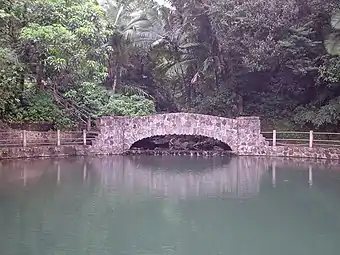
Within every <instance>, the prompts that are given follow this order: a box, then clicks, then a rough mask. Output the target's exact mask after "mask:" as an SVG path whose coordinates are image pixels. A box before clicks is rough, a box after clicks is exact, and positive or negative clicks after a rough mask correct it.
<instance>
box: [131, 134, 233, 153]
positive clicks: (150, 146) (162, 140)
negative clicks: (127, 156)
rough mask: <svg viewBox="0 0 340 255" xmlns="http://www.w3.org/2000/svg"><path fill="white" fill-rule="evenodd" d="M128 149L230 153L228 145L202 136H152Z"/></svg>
mask: <svg viewBox="0 0 340 255" xmlns="http://www.w3.org/2000/svg"><path fill="white" fill-rule="evenodd" d="M129 149H130V150H164V151H230V152H231V151H232V149H231V147H230V146H229V145H228V144H226V143H224V142H222V141H220V140H217V139H214V138H211V137H206V136H202V135H160V136H152V137H147V138H144V139H141V140H139V141H136V142H135V143H133V144H132V145H131V147H130V148H129Z"/></svg>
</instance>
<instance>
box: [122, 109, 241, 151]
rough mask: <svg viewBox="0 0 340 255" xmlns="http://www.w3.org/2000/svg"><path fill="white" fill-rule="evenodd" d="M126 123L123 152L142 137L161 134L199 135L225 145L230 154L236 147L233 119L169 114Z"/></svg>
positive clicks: (235, 127) (141, 118)
mask: <svg viewBox="0 0 340 255" xmlns="http://www.w3.org/2000/svg"><path fill="white" fill-rule="evenodd" d="M135 120H136V121H134V122H129V123H127V128H126V131H125V134H124V137H125V142H126V143H125V146H124V149H125V150H127V149H129V148H130V147H131V146H132V144H134V143H135V142H137V141H139V140H142V139H144V138H148V137H153V136H164V135H201V136H205V137H209V138H213V139H216V140H219V141H221V142H223V143H225V144H227V145H228V146H229V147H230V148H231V150H232V151H234V152H236V151H237V148H238V141H237V140H238V139H237V123H236V122H235V119H227V118H220V117H216V116H209V115H201V114H191V113H170V114H159V115H153V116H148V117H140V118H138V119H135Z"/></svg>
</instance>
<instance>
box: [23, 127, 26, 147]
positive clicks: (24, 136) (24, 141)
mask: <svg viewBox="0 0 340 255" xmlns="http://www.w3.org/2000/svg"><path fill="white" fill-rule="evenodd" d="M22 138H23V141H22V146H23V147H26V146H27V133H26V130H23V131H22Z"/></svg>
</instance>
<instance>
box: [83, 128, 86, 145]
mask: <svg viewBox="0 0 340 255" xmlns="http://www.w3.org/2000/svg"><path fill="white" fill-rule="evenodd" d="M83 144H84V145H86V130H85V129H84V130H83Z"/></svg>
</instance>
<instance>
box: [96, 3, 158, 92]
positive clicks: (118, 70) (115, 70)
mask: <svg viewBox="0 0 340 255" xmlns="http://www.w3.org/2000/svg"><path fill="white" fill-rule="evenodd" d="M101 4H102V6H103V8H104V10H105V13H106V16H107V19H108V21H109V24H108V29H109V31H110V32H109V37H108V42H107V44H106V49H107V52H108V76H107V83H108V85H109V86H110V87H111V88H112V91H113V92H115V91H116V90H117V88H119V85H120V79H121V76H122V73H123V72H124V70H126V67H127V66H128V64H129V51H130V50H131V49H132V48H133V47H136V46H143V47H148V46H149V45H150V42H152V41H153V40H154V39H155V38H157V35H156V33H154V32H153V31H152V30H151V28H152V27H153V23H152V18H151V17H150V15H151V14H152V13H151V12H150V11H149V10H147V9H145V8H143V5H141V3H140V2H139V1H130V2H129V1H125V2H124V4H123V3H118V2H116V1H114V0H105V1H104V2H101Z"/></svg>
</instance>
